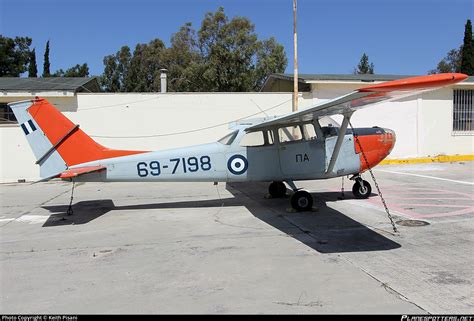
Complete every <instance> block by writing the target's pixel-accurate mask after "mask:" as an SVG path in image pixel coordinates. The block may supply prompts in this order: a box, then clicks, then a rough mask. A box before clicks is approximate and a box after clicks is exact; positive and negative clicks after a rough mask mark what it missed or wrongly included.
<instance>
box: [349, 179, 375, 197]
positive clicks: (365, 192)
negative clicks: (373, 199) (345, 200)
mask: <svg viewBox="0 0 474 321" xmlns="http://www.w3.org/2000/svg"><path fill="white" fill-rule="evenodd" d="M355 181H356V182H355V183H354V186H352V194H354V196H355V198H359V199H364V198H368V197H369V196H370V193H372V187H371V186H370V184H369V182H367V181H364V180H363V179H362V178H361V177H359V178H355Z"/></svg>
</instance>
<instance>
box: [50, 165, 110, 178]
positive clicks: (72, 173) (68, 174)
mask: <svg viewBox="0 0 474 321" xmlns="http://www.w3.org/2000/svg"><path fill="white" fill-rule="evenodd" d="M105 169H106V167H105V166H86V167H78V168H73V169H68V170H65V171H64V172H62V173H61V174H59V175H58V176H57V177H58V178H74V177H77V176H80V175H84V174H88V173H93V172H99V171H102V170H105Z"/></svg>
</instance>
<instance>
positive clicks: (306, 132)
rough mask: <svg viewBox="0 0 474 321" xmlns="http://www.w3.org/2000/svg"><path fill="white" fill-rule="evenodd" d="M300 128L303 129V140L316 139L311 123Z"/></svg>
mask: <svg viewBox="0 0 474 321" xmlns="http://www.w3.org/2000/svg"><path fill="white" fill-rule="evenodd" d="M301 127H302V128H303V136H304V139H305V140H314V139H316V138H317V135H316V130H315V129H314V125H313V124H312V123H309V124H304V125H302V126H301Z"/></svg>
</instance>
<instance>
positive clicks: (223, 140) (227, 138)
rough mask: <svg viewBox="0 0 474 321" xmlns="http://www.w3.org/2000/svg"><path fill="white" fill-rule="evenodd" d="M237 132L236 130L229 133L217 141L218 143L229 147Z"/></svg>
mask: <svg viewBox="0 0 474 321" xmlns="http://www.w3.org/2000/svg"><path fill="white" fill-rule="evenodd" d="M238 132H239V131H238V130H236V131H233V132H232V133H229V134H227V135H225V136H224V137H222V138H221V139H219V140H218V142H219V143H221V144H224V145H230V144H232V142H233V141H234V139H235V137H236V136H237V133H238Z"/></svg>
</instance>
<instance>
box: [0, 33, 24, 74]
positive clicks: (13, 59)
mask: <svg viewBox="0 0 474 321" xmlns="http://www.w3.org/2000/svg"><path fill="white" fill-rule="evenodd" d="M30 45H31V38H28V37H15V39H12V38H8V37H3V36H2V35H0V77H4V76H9V77H19V76H20V74H22V73H23V72H25V71H26V70H27V65H28V62H29V61H30Z"/></svg>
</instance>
